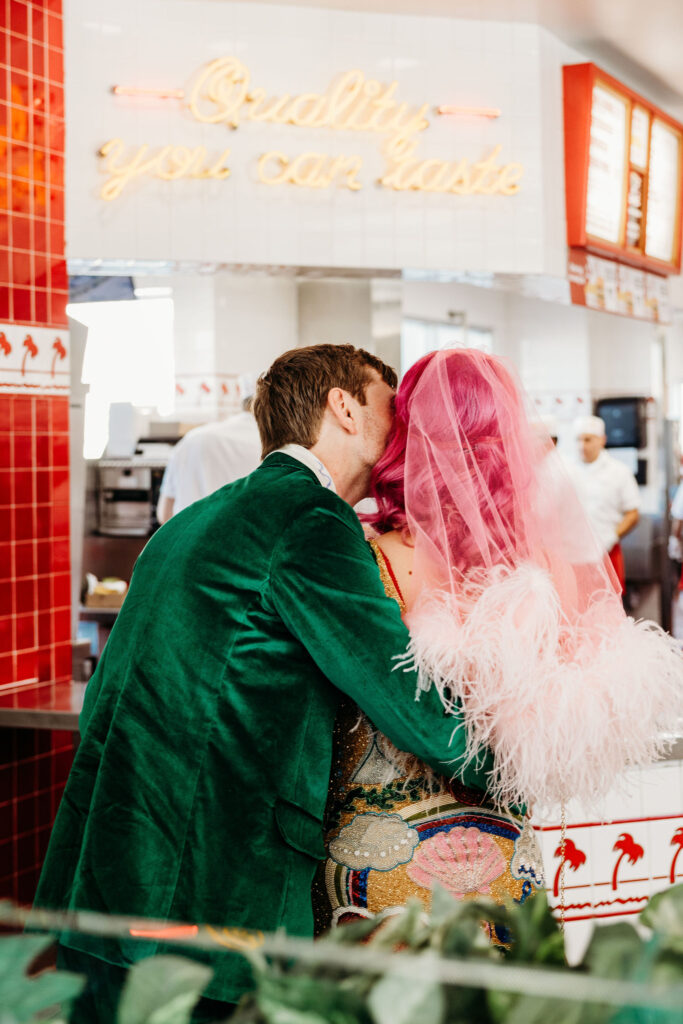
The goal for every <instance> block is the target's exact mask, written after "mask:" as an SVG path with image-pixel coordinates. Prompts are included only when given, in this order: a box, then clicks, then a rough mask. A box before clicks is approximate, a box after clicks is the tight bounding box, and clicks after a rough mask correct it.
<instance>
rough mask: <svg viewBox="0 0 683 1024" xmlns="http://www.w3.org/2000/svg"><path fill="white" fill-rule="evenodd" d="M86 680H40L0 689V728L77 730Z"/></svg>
mask: <svg viewBox="0 0 683 1024" xmlns="http://www.w3.org/2000/svg"><path fill="white" fill-rule="evenodd" d="M85 687H86V684H85V683H76V682H73V681H71V680H70V681H69V682H65V683H37V684H35V685H34V686H22V687H18V688H17V689H15V690H10V691H0V727H3V726H4V727H9V728H12V729H68V730H69V731H70V732H77V731H78V716H79V714H80V711H81V708H82V706H83V695H84V693H85Z"/></svg>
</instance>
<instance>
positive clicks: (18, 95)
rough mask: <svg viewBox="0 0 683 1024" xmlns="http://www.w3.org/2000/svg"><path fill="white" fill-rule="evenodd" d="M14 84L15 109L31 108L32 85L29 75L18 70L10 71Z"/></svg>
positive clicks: (13, 102) (13, 98) (13, 99)
mask: <svg viewBox="0 0 683 1024" xmlns="http://www.w3.org/2000/svg"><path fill="white" fill-rule="evenodd" d="M10 77H11V82H12V104H13V106H14V107H23V108H24V109H25V110H28V109H29V108H30V105H31V104H30V96H31V83H30V79H29V76H28V74H27V73H26V72H25V71H20V70H19V69H17V68H12V69H11V71H10Z"/></svg>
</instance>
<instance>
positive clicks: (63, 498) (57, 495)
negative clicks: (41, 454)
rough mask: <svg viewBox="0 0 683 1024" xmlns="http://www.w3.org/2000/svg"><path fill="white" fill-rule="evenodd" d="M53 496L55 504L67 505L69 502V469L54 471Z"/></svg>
mask: <svg viewBox="0 0 683 1024" xmlns="http://www.w3.org/2000/svg"><path fill="white" fill-rule="evenodd" d="M52 494H53V498H54V500H55V502H58V503H59V504H60V505H65V504H66V503H67V502H68V500H69V471H68V469H53V470H52Z"/></svg>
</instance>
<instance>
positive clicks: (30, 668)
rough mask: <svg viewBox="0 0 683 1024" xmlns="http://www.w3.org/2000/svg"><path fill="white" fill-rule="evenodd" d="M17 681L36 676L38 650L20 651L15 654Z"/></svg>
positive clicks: (35, 677)
mask: <svg viewBox="0 0 683 1024" xmlns="http://www.w3.org/2000/svg"><path fill="white" fill-rule="evenodd" d="M16 660H17V681H18V682H21V681H23V680H24V679H37V678H38V652H37V651H21V652H20V653H19V654H17V659H16Z"/></svg>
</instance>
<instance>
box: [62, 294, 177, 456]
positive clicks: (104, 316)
mask: <svg viewBox="0 0 683 1024" xmlns="http://www.w3.org/2000/svg"><path fill="white" fill-rule="evenodd" d="M68 313H69V316H71V317H73V319H75V320H79V321H80V322H81V323H83V324H85V325H86V327H87V328H88V338H87V342H86V346H85V356H84V359H83V383H84V384H89V385H90V391H89V394H88V395H87V396H86V402H85V438H84V445H83V454H84V455H85V457H86V459H97V458H99V457H100V456H101V455H102V453H103V452H104V449H105V448H106V446H107V441H108V440H109V409H110V406H111V405H112V403H113V402H130V404H131V405H133V406H137V407H144V406H147V407H151V408H154V409H156V410H157V411H158V412H159V414H160V415H162V416H163V415H167V414H168V413H170V412H172V411H173V402H174V389H175V381H174V375H175V360H174V352H173V302H172V301H171V300H170V299H154V300H152V299H150V300H145V299H141V300H137V299H136V300H135V301H131V302H83V303H74V304H73V305H70V306H69V308H68Z"/></svg>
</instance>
